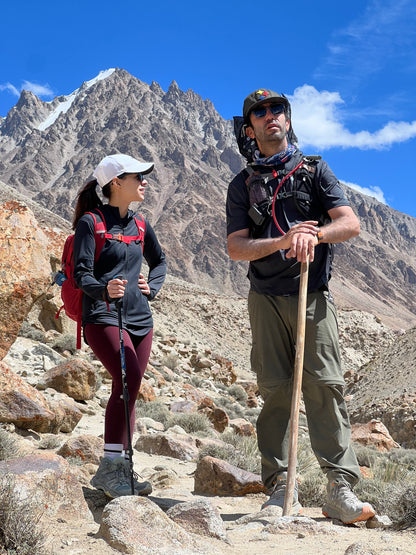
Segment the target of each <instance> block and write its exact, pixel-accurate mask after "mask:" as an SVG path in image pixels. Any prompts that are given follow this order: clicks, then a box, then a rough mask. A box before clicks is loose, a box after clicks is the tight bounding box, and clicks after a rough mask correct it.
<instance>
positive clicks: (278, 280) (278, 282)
mask: <svg viewBox="0 0 416 555" xmlns="http://www.w3.org/2000/svg"><path fill="white" fill-rule="evenodd" d="M301 156H302V153H301V152H300V151H297V152H296V153H295V154H294V155H293V156H292V158H291V159H290V160H289V161H288V162H286V164H285V165H278V166H276V170H279V171H280V170H282V168H284V169H285V171H286V173H288V172H290V171H291V170H292V169H293V168H295V167H296V165H297V164H298V163H299V162H300V160H301ZM255 169H256V171H257V170H258V171H261V172H264V173H266V172H267V173H268V174H270V172H271V170H272V169H273V168H270V166H268V167H267V168H264V167H261V166H258V167H255ZM247 176H248V174H247V171H246V170H243V171H242V172H240V173H239V174H238V175H237V176H236V177H235V178H234V179H233V181H232V182H231V183H230V185H229V187H228V194H227V206H226V211H227V235H230V234H231V233H234V232H235V231H240V230H243V229H251V222H250V218H249V215H248V211H249V209H250V201H249V194H248V189H247V185H246V179H247ZM312 176H313V178H312V183H311V184H310V185H303V187H306V189H308V190H309V192H310V197H311V199H310V203H307V204H306V205H304V207H303V208H304V210H302V211H301V210H300V209H299V203H296V202H295V200H294V198H293V197H290V196H289V198H284V199H280V200H277V201H276V203H275V215H276V218H277V222H278V223H279V226H280V227H281V229H282V230H283V231H284V232H287V231H288V230H289V228H290V227H292V226H293V225H295V224H296V223H299V222H302V221H306V220H318V221H322V220H323V219H324V218H325V216H327V212H328V211H329V210H331V208H337V207H340V206H349V202H348V200H347V199H346V197H345V194H344V191H343V190H342V188H341V186H340V184H339V181H338V179H337V178H336V177H335V175H334V173H333V172H332V171H331V169H330V168H329V166H328V164H327V163H326V162H325V161H323V160H319V161H318V162H317V165H316V167H315V173H314V174H312ZM280 181H281V178H279V177H278V178H275V179H272V180H270V181H269V184H270V186H271V188H272V192H273V193H274V192H275V190H276V188H277V186H278V185H279V183H280ZM293 183H295V184H297V180H296V179H295V180H294V181H291V180H290V179H288V180H287V181H285V183H284V184H283V186H282V189H281V191H279V193H281V192H283V193H284V192H285V191H286V190H288V189H290V188H291V187H293ZM296 186H297V185H296ZM306 189H305V190H306ZM305 210H306V212H307V216H305ZM280 236H281V232H280V231H279V230H278V228H277V227H276V225H275V223H274V221H273V219H272V218H270V221H269V224H268V225H267V226H266V228H265V229H264V231H263V232H262V234H261V235H260V237H261V238H268V237H280ZM285 255H286V251H284V250H280V251H277V252H276V253H273V254H271V255H269V256H266V257H264V258H261V259H259V260H255V261H252V262H250V265H249V270H248V278H249V280H250V284H251V288H252V289H253V290H254V291H256V292H257V293H260V294H265V295H294V294H297V293H298V292H299V280H300V263H298V262H297V261H296V259H294V258H289V259H287V258H286V256H285ZM331 260H332V247H331V245H329V244H327V243H321V244H320V245H317V246H316V247H315V258H314V261H313V262H312V263H311V264H310V267H309V282H308V290H309V291H315V290H317V289H320V288H321V287H323V286H326V285H327V283H328V280H329V279H330V274H331Z"/></svg>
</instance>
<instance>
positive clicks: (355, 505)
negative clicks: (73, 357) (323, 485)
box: [322, 482, 376, 524]
mask: <svg viewBox="0 0 416 555" xmlns="http://www.w3.org/2000/svg"><path fill="white" fill-rule="evenodd" d="M327 492H328V498H327V502H326V503H325V505H324V506H323V507H322V513H323V514H324V515H325V516H326V517H328V518H336V519H337V520H341V521H342V522H343V523H344V524H352V523H353V522H362V521H364V520H368V519H369V518H372V517H373V516H374V515H375V514H376V512H375V510H374V509H373V507H372V506H371V505H370V503H362V502H361V501H360V500H359V499H358V497H357V496H356V495H355V493H353V492H352V491H351V488H350V486H349V485H348V484H346V483H345V482H329V483H328V486H327Z"/></svg>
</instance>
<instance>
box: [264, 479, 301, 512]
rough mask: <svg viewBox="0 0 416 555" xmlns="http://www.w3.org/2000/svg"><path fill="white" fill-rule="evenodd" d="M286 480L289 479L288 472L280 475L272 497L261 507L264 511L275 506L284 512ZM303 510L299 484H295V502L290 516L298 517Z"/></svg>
mask: <svg viewBox="0 0 416 555" xmlns="http://www.w3.org/2000/svg"><path fill="white" fill-rule="evenodd" d="M286 479H287V472H283V473H282V474H279V476H277V478H276V483H275V485H274V487H273V490H272V492H271V494H270V497H269V499H268V500H267V501H266V502H265V503H263V505H262V507H261V508H262V509H265V508H266V507H272V506H274V507H281V509H282V510H283V505H284V502H285V494H286ZM302 509H303V507H302V505H301V504H300V503H299V500H298V483H297V482H295V489H294V492H293V502H292V508H291V511H290V514H291V515H292V516H296V515H298V514H300V513H302Z"/></svg>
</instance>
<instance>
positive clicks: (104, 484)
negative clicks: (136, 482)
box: [90, 457, 131, 497]
mask: <svg viewBox="0 0 416 555" xmlns="http://www.w3.org/2000/svg"><path fill="white" fill-rule="evenodd" d="M90 484H91V485H92V486H93V487H94V488H96V489H100V490H102V491H103V492H104V493H105V494H106V495H108V497H121V496H122V495H131V486H130V480H129V479H128V476H127V473H126V470H125V463H124V458H123V457H115V458H114V459H110V458H109V457H103V458H102V459H101V461H100V466H99V467H98V470H97V472H96V474H95V476H93V478H92V479H91V481H90Z"/></svg>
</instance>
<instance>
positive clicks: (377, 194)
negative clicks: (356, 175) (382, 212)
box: [342, 181, 387, 204]
mask: <svg viewBox="0 0 416 555" xmlns="http://www.w3.org/2000/svg"><path fill="white" fill-rule="evenodd" d="M342 182H343V183H345V185H347V186H348V187H351V189H355V190H356V191H358V192H359V193H362V194H363V195H368V196H369V197H374V198H375V199H377V200H378V201H380V202H382V203H383V204H387V202H386V199H385V198H384V193H383V191H382V190H381V189H380V187H361V186H360V185H357V184H356V183H349V182H348V181H342Z"/></svg>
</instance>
